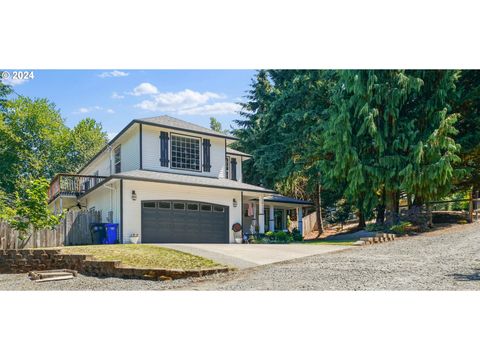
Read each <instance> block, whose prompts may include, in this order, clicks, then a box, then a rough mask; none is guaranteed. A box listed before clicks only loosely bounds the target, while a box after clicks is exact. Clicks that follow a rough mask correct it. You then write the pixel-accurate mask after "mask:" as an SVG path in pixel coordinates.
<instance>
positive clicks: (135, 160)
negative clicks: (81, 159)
mask: <svg viewBox="0 0 480 360" xmlns="http://www.w3.org/2000/svg"><path fill="white" fill-rule="evenodd" d="M120 140H121V141H120ZM118 145H121V148H120V149H121V150H120V151H121V153H120V154H121V159H122V171H129V170H137V169H140V135H139V125H133V126H132V127H131V128H130V129H129V130H127V131H126V132H125V134H124V135H123V136H121V137H120V139H119V140H117V141H115V142H114V143H113V144H111V146H110V147H109V148H107V149H105V151H104V152H103V153H102V154H101V155H100V156H99V157H98V158H96V159H95V160H94V161H92V163H91V164H89V165H88V166H87V167H85V169H83V170H82V171H81V172H80V174H82V175H93V174H95V172H96V171H98V175H100V176H109V175H111V174H112V172H113V170H114V169H113V166H114V165H113V150H114V149H115V148H116V147H117V146H118Z"/></svg>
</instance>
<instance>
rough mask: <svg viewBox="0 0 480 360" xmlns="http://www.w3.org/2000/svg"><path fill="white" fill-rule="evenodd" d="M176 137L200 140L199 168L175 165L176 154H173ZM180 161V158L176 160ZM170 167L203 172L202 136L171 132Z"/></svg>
mask: <svg viewBox="0 0 480 360" xmlns="http://www.w3.org/2000/svg"><path fill="white" fill-rule="evenodd" d="M174 138H185V139H193V140H195V141H196V142H198V163H197V164H198V168H195V169H194V168H188V167H178V166H174V156H173V142H174ZM175 161H178V160H175ZM170 168H171V169H175V170H184V171H195V172H202V138H200V137H197V136H189V135H183V134H176V133H170Z"/></svg>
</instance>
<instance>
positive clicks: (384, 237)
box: [353, 233, 396, 246]
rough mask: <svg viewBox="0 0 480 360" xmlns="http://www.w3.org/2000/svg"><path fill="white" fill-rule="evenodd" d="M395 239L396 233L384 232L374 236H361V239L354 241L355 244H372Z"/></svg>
mask: <svg viewBox="0 0 480 360" xmlns="http://www.w3.org/2000/svg"><path fill="white" fill-rule="evenodd" d="M395 239H396V236H395V235H394V234H384V233H382V234H376V235H375V236H372V237H363V238H360V240H358V241H356V242H354V243H353V245H357V246H362V245H372V244H378V243H384V242H387V241H393V240H395Z"/></svg>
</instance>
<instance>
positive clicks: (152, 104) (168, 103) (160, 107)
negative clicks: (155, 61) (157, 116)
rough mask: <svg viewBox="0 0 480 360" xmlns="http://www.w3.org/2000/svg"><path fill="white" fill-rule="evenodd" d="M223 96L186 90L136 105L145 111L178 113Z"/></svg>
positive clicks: (155, 96)
mask: <svg viewBox="0 0 480 360" xmlns="http://www.w3.org/2000/svg"><path fill="white" fill-rule="evenodd" d="M223 97H224V96H223V95H220V94H217V93H213V92H209V91H206V92H203V93H200V92H198V91H193V90H190V89H185V90H183V91H179V92H175V93H174V92H165V93H158V94H156V95H153V96H152V97H151V99H150V100H144V101H142V102H141V103H138V104H136V105H135V107H138V108H140V109H143V110H149V111H170V112H178V113H180V111H183V110H186V109H191V108H194V107H197V106H200V105H204V104H206V103H207V102H208V101H209V100H211V99H221V98H223Z"/></svg>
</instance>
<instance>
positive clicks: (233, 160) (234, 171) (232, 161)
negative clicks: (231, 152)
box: [230, 158, 237, 181]
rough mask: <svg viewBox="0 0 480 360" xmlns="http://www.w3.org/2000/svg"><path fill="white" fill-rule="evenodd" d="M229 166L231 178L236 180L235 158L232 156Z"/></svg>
mask: <svg viewBox="0 0 480 360" xmlns="http://www.w3.org/2000/svg"><path fill="white" fill-rule="evenodd" d="M230 167H231V168H232V169H231V171H232V180H235V181H237V159H235V158H232V160H230Z"/></svg>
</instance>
